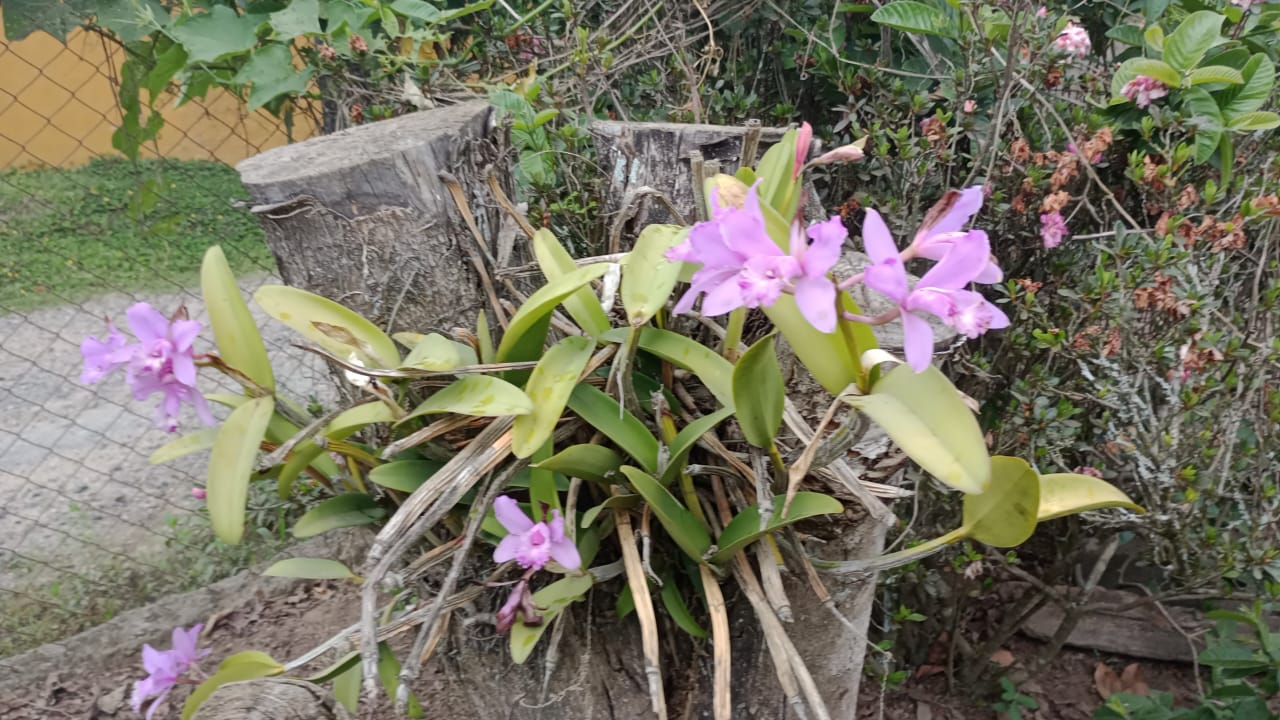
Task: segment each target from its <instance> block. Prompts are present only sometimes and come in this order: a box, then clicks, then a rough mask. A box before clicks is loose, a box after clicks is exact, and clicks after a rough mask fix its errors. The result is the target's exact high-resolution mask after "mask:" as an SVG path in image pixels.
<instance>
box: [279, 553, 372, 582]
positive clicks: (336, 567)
mask: <svg viewBox="0 0 1280 720" xmlns="http://www.w3.org/2000/svg"><path fill="white" fill-rule="evenodd" d="M262 574H263V575H269V576H271V577H291V578H305V579H307V580H359V579H360V578H359V576H358V575H356V574H355V573H353V572H351V568H349V567H347V566H346V565H344V564H342V563H340V562H338V561H337V560H330V559H328V558H302V557H299V558H287V559H285V560H280V561H278V562H275V563H273V564H272V565H271V567H269V568H267V569H266V570H263V571H262Z"/></svg>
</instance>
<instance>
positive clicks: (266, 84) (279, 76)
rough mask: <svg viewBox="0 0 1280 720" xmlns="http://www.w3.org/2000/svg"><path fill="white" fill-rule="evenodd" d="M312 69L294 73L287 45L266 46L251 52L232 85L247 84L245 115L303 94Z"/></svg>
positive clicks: (308, 83) (295, 70)
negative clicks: (246, 111)
mask: <svg viewBox="0 0 1280 720" xmlns="http://www.w3.org/2000/svg"><path fill="white" fill-rule="evenodd" d="M313 75H315V69H314V68H304V69H302V70H298V69H297V68H295V67H294V66H293V52H292V51H291V50H290V49H289V46H288V45H284V44H281V43H268V44H266V45H263V46H262V47H260V48H258V49H257V50H254V51H253V54H252V55H250V56H249V61H248V62H247V63H245V64H244V66H242V67H241V68H240V71H239V72H237V73H236V75H235V78H233V80H232V82H236V83H239V84H241V85H250V88H249V112H253V111H254V110H257V109H258V108H260V107H262V106H263V105H266V104H267V103H269V102H271V101H272V100H275V99H276V98H278V97H280V96H282V95H283V96H288V97H293V96H296V95H301V94H303V93H305V92H306V91H307V87H308V85H310V83H311V78H312V76H313Z"/></svg>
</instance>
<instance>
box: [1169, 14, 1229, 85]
mask: <svg viewBox="0 0 1280 720" xmlns="http://www.w3.org/2000/svg"><path fill="white" fill-rule="evenodd" d="M1225 19H1226V18H1224V17H1223V16H1221V15H1219V14H1218V13H1215V12H1210V11H1208V10H1201V11H1199V12H1193V13H1191V14H1190V15H1188V16H1187V17H1186V18H1184V19H1183V21H1182V22H1181V23H1178V27H1177V29H1175V30H1174V31H1173V32H1172V33H1170V34H1169V37H1167V38H1165V40H1164V60H1165V62H1167V63H1169V64H1170V65H1172V66H1173V67H1174V69H1175V70H1178V71H1179V72H1187V71H1188V70H1191V69H1193V68H1195V67H1196V66H1197V65H1199V64H1200V61H1201V60H1203V59H1204V55H1205V53H1207V52H1209V48H1211V47H1213V46H1214V45H1217V44H1218V43H1220V42H1222V36H1221V34H1220V31H1221V28H1222V21H1223V20H1225Z"/></svg>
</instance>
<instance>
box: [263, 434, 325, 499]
mask: <svg viewBox="0 0 1280 720" xmlns="http://www.w3.org/2000/svg"><path fill="white" fill-rule="evenodd" d="M321 458H323V460H324V461H327V462H329V463H332V462H333V460H332V459H331V458H329V457H327V456H326V455H325V454H324V448H323V447H321V446H319V445H317V444H315V443H314V442H312V441H311V440H304V441H303V442H301V443H298V446H297V447H295V448H294V449H293V453H291V454H290V455H289V459H288V460H286V461H285V463H284V467H282V468H280V476H279V477H277V478H276V494H277V495H278V496H279V497H280V499H281V500H288V499H289V496H290V495H292V494H293V483H294V482H295V481H296V480H297V479H298V476H299V475H301V474H302V471H303V470H305V469H306V468H307V466H308V465H318V466H319V465H322V464H323V462H322V461H321ZM316 469H317V470H320V471H321V472H324V471H323V470H321V468H320V467H317V468H316ZM334 469H335V470H336V469H337V467H336V466H334ZM324 474H325V476H326V477H333V476H334V475H336V474H337V473H324Z"/></svg>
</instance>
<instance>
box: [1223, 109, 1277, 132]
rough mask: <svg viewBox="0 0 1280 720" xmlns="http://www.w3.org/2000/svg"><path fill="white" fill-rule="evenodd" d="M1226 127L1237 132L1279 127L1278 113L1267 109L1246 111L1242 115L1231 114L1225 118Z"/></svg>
mask: <svg viewBox="0 0 1280 720" xmlns="http://www.w3.org/2000/svg"><path fill="white" fill-rule="evenodd" d="M1227 127H1229V128H1231V129H1232V130H1235V131H1237V132H1254V131H1256V130H1271V129H1274V128H1276V127H1280V115H1276V114H1275V113H1273V112H1270V111H1267V110H1257V111H1254V112H1247V113H1244V114H1243V115H1233V116H1231V117H1230V118H1228V119H1227Z"/></svg>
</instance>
